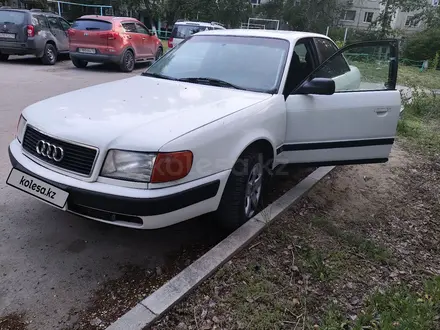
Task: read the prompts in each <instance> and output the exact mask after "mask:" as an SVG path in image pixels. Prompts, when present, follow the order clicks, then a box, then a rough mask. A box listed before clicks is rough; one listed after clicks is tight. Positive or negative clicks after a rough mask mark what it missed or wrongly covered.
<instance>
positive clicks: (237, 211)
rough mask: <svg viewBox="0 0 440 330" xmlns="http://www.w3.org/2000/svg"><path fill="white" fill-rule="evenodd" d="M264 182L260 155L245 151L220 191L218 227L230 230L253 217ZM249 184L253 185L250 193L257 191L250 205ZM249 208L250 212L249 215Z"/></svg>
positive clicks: (264, 174)
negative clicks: (257, 180)
mask: <svg viewBox="0 0 440 330" xmlns="http://www.w3.org/2000/svg"><path fill="white" fill-rule="evenodd" d="M255 175H257V176H256V177H255V178H256V179H258V178H259V180H260V181H259V187H258V185H257V184H255V182H256V180H255V179H253V177H254V176H255ZM266 181H268V177H267V173H266V171H265V170H264V164H263V154H262V153H261V152H259V151H258V150H256V149H249V150H247V151H245V152H244V153H243V154H242V155H241V156H240V158H239V159H238V160H237V162H236V163H235V165H234V167H233V169H232V172H231V174H230V175H229V178H228V181H227V183H226V187H225V190H224V191H223V196H222V199H221V201H220V205H219V208H218V210H217V220H218V221H219V225H220V227H222V228H224V229H227V230H234V229H236V228H238V227H240V226H241V225H243V224H244V223H245V222H247V221H248V220H249V219H250V218H252V217H253V216H255V215H256V214H257V213H258V212H259V211H260V209H261V206H262V199H263V198H262V196H263V195H264V192H265V190H266V189H265V188H266ZM249 182H254V184H255V185H254V186H253V187H252V190H253V191H254V192H255V193H256V192H257V190H258V189H259V192H258V193H256V194H255V195H254V197H255V198H254V199H253V202H251V198H249V193H248V192H249V191H248V189H249V188H248V183H249ZM249 187H251V186H249ZM251 195H252V194H251ZM249 203H250V204H249ZM249 207H251V208H253V210H252V211H251V212H249Z"/></svg>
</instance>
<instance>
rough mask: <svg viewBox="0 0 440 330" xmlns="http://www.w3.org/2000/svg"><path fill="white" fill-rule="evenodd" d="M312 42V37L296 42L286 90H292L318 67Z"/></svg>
mask: <svg viewBox="0 0 440 330" xmlns="http://www.w3.org/2000/svg"><path fill="white" fill-rule="evenodd" d="M312 42H313V41H312V39H310V38H306V39H301V40H298V41H297V43H296V44H295V47H294V49H293V54H292V59H291V61H290V65H289V72H288V74H287V80H286V85H285V92H288V91H290V92H292V91H293V90H294V89H295V88H296V87H297V86H298V85H299V84H300V83H301V82H302V81H303V80H304V79H306V78H307V76H309V75H310V74H311V73H312V72H313V70H314V68H315V67H316V66H315V61H314V56H313V46H312Z"/></svg>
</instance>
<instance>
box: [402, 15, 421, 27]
mask: <svg viewBox="0 0 440 330" xmlns="http://www.w3.org/2000/svg"><path fill="white" fill-rule="evenodd" d="M417 25H418V22H416V21H415V20H414V16H408V17H407V18H406V21H405V26H406V27H416V26H417Z"/></svg>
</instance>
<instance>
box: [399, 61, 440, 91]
mask: <svg viewBox="0 0 440 330" xmlns="http://www.w3.org/2000/svg"><path fill="white" fill-rule="evenodd" d="M397 83H398V84H399V85H404V86H410V87H411V86H414V87H418V88H430V89H435V88H437V89H440V71H439V70H437V71H435V70H428V71H425V72H420V69H419V68H416V67H412V66H405V65H402V64H400V65H399V70H398V78H397Z"/></svg>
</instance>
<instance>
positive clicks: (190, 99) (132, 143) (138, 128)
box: [23, 76, 271, 151]
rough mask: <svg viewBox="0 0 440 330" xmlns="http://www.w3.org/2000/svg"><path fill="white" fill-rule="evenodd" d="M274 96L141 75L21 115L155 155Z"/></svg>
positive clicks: (61, 132) (61, 131) (84, 138)
mask: <svg viewBox="0 0 440 330" xmlns="http://www.w3.org/2000/svg"><path fill="white" fill-rule="evenodd" d="M269 97H271V95H269V94H263V93H255V92H248V91H241V90H235V89H230V88H220V87H214V86H206V85H200V84H192V83H186V82H178V81H171V80H164V79H158V78H152V77H145V76H137V77H132V78H128V79H123V80H118V81H115V82H111V83H105V84H101V85H96V86H92V87H88V88H85V89H81V90H77V91H74V92H69V93H66V94H62V95H59V96H55V97H52V98H49V99H46V100H43V101H40V102H38V103H35V104H33V105H31V106H29V107H28V108H26V109H25V110H24V111H23V115H24V117H25V118H26V119H27V121H28V124H30V125H33V126H34V127H36V128H37V129H39V130H41V131H43V132H45V133H47V134H49V135H52V136H54V137H57V138H61V139H67V140H71V141H76V142H80V143H84V144H88V145H92V146H95V147H98V148H100V149H106V148H108V147H111V148H124V149H126V148H129V149H131V150H146V151H156V150H159V149H160V147H161V146H163V145H164V144H166V143H167V142H169V141H171V140H173V139H175V138H177V137H179V136H181V135H183V134H185V133H187V132H190V131H192V130H195V129H197V128H198V127H201V126H204V125H206V124H208V123H210V122H213V121H215V120H218V119H220V118H222V117H225V116H228V115H230V114H231V113H234V112H236V111H239V110H240V109H243V108H246V107H249V106H251V105H253V104H256V103H258V102H261V101H263V100H265V99H267V98H269Z"/></svg>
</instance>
